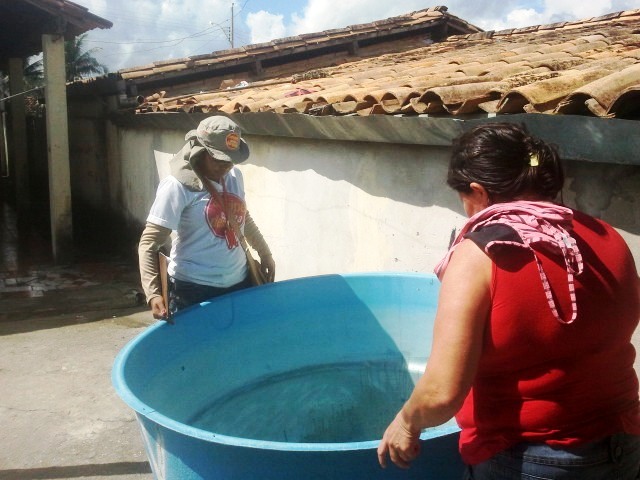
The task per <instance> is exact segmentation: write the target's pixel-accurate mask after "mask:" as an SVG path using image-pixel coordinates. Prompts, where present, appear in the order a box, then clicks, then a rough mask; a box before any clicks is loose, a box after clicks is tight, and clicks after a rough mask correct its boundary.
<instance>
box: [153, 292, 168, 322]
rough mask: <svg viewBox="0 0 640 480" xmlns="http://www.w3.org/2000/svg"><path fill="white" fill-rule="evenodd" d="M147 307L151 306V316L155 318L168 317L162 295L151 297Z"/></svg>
mask: <svg viewBox="0 0 640 480" xmlns="http://www.w3.org/2000/svg"><path fill="white" fill-rule="evenodd" d="M149 307H150V308H151V313H152V314H153V318H155V319H157V320H166V319H167V318H168V315H167V314H168V312H167V306H166V305H165V304H164V299H163V298H162V297H160V296H158V297H153V298H152V299H151V300H149Z"/></svg>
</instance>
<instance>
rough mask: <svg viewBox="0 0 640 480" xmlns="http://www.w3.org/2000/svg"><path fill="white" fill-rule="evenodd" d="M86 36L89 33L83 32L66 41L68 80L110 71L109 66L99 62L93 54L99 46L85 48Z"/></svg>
mask: <svg viewBox="0 0 640 480" xmlns="http://www.w3.org/2000/svg"><path fill="white" fill-rule="evenodd" d="M86 36H87V34H86V33H83V34H82V35H79V36H77V37H75V38H74V39H73V40H67V41H65V42H64V53H65V58H66V67H67V81H68V82H72V81H74V80H79V79H82V78H88V77H92V76H95V75H105V74H107V73H109V70H108V69H107V67H106V66H105V65H102V64H101V63H100V62H98V60H96V58H95V57H94V56H93V54H94V53H95V52H96V51H97V50H98V49H97V48H91V49H89V50H85V48H84V41H85V38H86Z"/></svg>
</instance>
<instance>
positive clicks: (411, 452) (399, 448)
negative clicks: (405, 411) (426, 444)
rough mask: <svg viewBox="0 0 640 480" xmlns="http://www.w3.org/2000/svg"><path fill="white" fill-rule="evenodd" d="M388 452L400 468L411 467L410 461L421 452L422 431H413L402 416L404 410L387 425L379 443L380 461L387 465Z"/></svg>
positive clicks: (384, 465) (383, 466) (383, 465)
mask: <svg viewBox="0 0 640 480" xmlns="http://www.w3.org/2000/svg"><path fill="white" fill-rule="evenodd" d="M387 454H388V455H389V458H391V461H392V462H393V463H395V464H396V465H397V466H398V467H400V468H409V463H410V462H411V461H413V460H415V458H416V457H417V456H418V455H419V454H420V431H419V430H418V431H417V432H415V431H412V430H411V429H410V428H409V426H408V425H407V424H406V423H405V421H404V420H403V418H402V412H400V413H398V415H396V418H395V419H394V420H393V422H391V424H390V425H389V426H388V427H387V430H386V431H385V432H384V435H383V437H382V441H381V442H380V445H378V462H379V463H380V466H381V467H382V468H386V466H387Z"/></svg>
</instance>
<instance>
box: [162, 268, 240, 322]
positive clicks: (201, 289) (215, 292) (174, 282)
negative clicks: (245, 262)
mask: <svg viewBox="0 0 640 480" xmlns="http://www.w3.org/2000/svg"><path fill="white" fill-rule="evenodd" d="M250 286H251V281H250V280H249V277H247V278H245V279H244V280H243V281H242V282H240V283H236V284H235V285H232V286H230V287H227V288H220V287H211V286H209V285H199V284H197V283H192V282H185V281H184V280H178V279H177V278H173V277H169V312H170V313H171V316H173V315H175V314H176V313H177V312H179V311H181V310H184V309H185V308H187V307H190V306H191V305H196V304H198V303H202V302H206V301H207V300H211V299H212V298H215V297H219V296H220V295H224V294H225V293H231V292H235V291H237V290H243V289H245V288H248V287H250Z"/></svg>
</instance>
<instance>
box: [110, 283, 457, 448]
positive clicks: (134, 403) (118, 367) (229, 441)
mask: <svg viewBox="0 0 640 480" xmlns="http://www.w3.org/2000/svg"><path fill="white" fill-rule="evenodd" d="M336 275H338V276H340V277H345V278H350V277H367V276H370V277H373V276H397V277H402V276H404V277H406V276H415V277H427V278H433V279H436V280H437V278H436V276H435V275H433V274H426V273H415V272H365V273H341V274H328V275H315V276H309V277H300V278H292V279H288V280H282V281H279V282H276V283H272V284H267V285H263V286H261V287H260V288H277V285H278V284H282V283H290V282H299V281H306V280H310V279H317V278H322V277H331V276H336ZM242 293H243V291H239V292H234V293H231V294H229V295H237V294H242ZM164 324H165V322H163V321H158V322H156V323H155V324H153V325H151V326H149V327H147V328H146V329H145V330H144V331H142V332H141V333H140V334H138V335H137V336H136V337H134V338H133V339H132V340H130V341H129V342H128V343H127V344H126V345H125V346H124V347H123V348H122V350H120V352H119V353H118V355H117V356H116V358H115V360H114V363H113V368H112V370H111V381H112V383H113V386H114V387H115V390H116V393H117V394H118V395H119V396H120V398H121V399H122V400H123V401H124V402H125V403H126V404H127V405H128V406H129V407H131V408H132V409H133V410H134V411H135V412H137V413H138V414H140V415H142V416H144V417H146V418H148V419H149V420H151V421H153V422H155V423H157V424H159V425H161V426H163V427H164V428H167V429H169V430H172V431H174V432H177V433H180V434H183V435H187V436H189V437H193V438H197V439H200V440H203V441H207V442H212V443H220V444H223V445H231V446H237V447H246V448H259V449H263V450H283V451H305V452H308V451H318V452H322V451H342V450H344V451H348V450H371V449H376V448H377V447H378V444H379V443H380V440H381V439H377V440H367V441H362V442H333V443H297V442H276V441H271V440H254V439H251V438H243V437H233V436H229V435H221V434H217V433H214V432H209V431H207V430H202V429H200V428H196V427H192V426H190V425H186V424H184V423H182V422H178V421H176V420H173V419H172V418H170V417H168V416H166V415H163V414H162V413H160V412H158V411H156V410H153V409H152V408H151V407H149V405H147V404H146V403H144V402H143V401H141V400H140V399H139V398H138V397H137V396H136V395H135V394H134V393H133V392H132V391H131V389H129V387H128V385H127V383H126V382H125V381H124V366H125V364H126V363H127V359H128V357H129V355H130V354H131V351H132V350H133V349H135V347H136V345H137V344H138V343H139V342H140V341H141V340H142V339H143V338H144V337H146V336H148V335H150V334H152V333H153V332H154V331H155V330H157V329H158V328H161V327H162V326H163V325H164ZM459 431H460V428H458V427H457V426H455V425H444V426H439V427H432V428H429V429H426V430H425V431H423V432H422V434H421V435H420V440H423V441H425V440H429V439H431V438H435V437H440V436H444V435H449V434H452V433H457V432H459Z"/></svg>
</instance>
